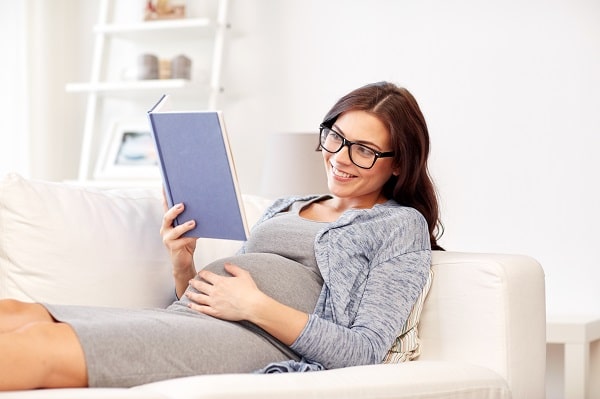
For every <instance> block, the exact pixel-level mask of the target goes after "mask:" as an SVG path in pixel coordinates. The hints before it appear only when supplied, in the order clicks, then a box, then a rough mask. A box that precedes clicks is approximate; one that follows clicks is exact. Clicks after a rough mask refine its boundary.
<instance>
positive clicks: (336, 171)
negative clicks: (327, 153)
mask: <svg viewBox="0 0 600 399" xmlns="http://www.w3.org/2000/svg"><path fill="white" fill-rule="evenodd" d="M331 171H332V172H333V175H334V176H337V177H341V178H344V179H352V178H355V177H356V176H354V175H351V174H350V173H346V172H342V171H341V170H339V169H337V168H336V167H335V166H333V165H331Z"/></svg>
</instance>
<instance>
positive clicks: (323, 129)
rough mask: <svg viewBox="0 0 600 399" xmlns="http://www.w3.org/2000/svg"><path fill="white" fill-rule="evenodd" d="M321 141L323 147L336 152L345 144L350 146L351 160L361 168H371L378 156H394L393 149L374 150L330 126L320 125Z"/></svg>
mask: <svg viewBox="0 0 600 399" xmlns="http://www.w3.org/2000/svg"><path fill="white" fill-rule="evenodd" d="M319 142H320V143H321V148H322V149H324V150H325V151H327V152H330V153H332V154H335V153H336V152H339V151H340V150H341V149H342V148H344V146H346V147H348V156H349V157H350V161H352V163H353V164H354V165H356V166H358V167H359V168H362V169H371V168H372V167H373V165H375V162H376V161H377V159H378V158H389V157H393V156H394V152H393V151H388V152H382V151H377V150H374V149H372V148H370V147H368V146H366V145H364V144H360V143H356V142H354V141H350V140H348V139H346V138H345V137H344V136H342V134H341V133H339V132H336V131H335V130H333V129H332V128H330V127H329V126H325V125H321V126H319Z"/></svg>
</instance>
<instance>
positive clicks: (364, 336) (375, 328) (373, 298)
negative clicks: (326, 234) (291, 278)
mask: <svg viewBox="0 0 600 399" xmlns="http://www.w3.org/2000/svg"><path fill="white" fill-rule="evenodd" d="M404 216H406V215H404ZM408 219H409V220H407V219H406V218H402V220H403V223H398V224H395V223H392V224H391V226H393V227H391V226H390V225H388V226H387V227H388V228H387V229H382V228H381V227H380V226H381V220H379V221H377V220H376V221H375V223H373V224H371V226H379V227H373V230H372V231H368V232H367V231H366V230H368V229H369V226H364V225H362V226H358V225H355V226H354V227H353V228H357V230H356V231H354V232H353V234H350V238H349V240H356V239H357V238H356V237H371V241H370V242H371V244H373V243H378V247H377V248H375V249H374V253H373V258H372V259H370V260H369V262H370V263H369V264H368V265H366V264H365V263H366V262H367V261H366V260H365V259H357V258H359V257H357V256H355V255H353V256H350V257H348V258H344V257H343V255H342V257H341V258H339V259H338V258H337V257H336V258H335V259H332V263H331V264H330V265H329V267H330V269H331V270H330V271H329V273H328V274H329V276H330V281H329V282H328V283H329V285H328V286H326V287H325V288H324V291H323V293H322V295H324V296H325V299H324V307H325V308H326V309H325V310H324V311H323V312H315V313H314V314H311V315H310V316H309V321H308V323H307V325H306V326H305V328H304V330H303V331H302V332H301V334H300V336H299V337H298V338H297V339H296V341H295V342H294V343H293V344H292V346H291V348H292V349H293V350H294V351H296V352H297V353H298V354H300V355H301V356H303V357H304V358H305V359H306V360H307V361H309V362H315V363H320V364H322V365H323V366H324V367H325V368H328V369H330V368H338V367H348V366H354V365H361V364H375V363H380V362H381V360H382V359H383V357H384V356H385V354H386V352H387V351H388V350H389V348H390V347H391V345H392V342H393V340H394V339H395V338H396V336H397V335H398V333H399V332H400V330H401V328H402V326H403V325H404V323H405V322H406V320H407V318H408V315H409V313H410V310H411V308H412V306H413V304H414V303H415V302H416V300H417V297H418V296H419V294H420V293H421V290H422V289H423V286H424V284H425V282H426V280H427V276H428V273H429V268H430V265H431V250H430V248H429V245H428V241H429V235H428V230H427V225H426V224H425V222H424V220H423V219H422V218H421V217H420V215H419V217H417V218H412V217H410V218H408ZM388 221H389V220H388ZM390 227H391V228H390ZM330 244H331V243H330ZM336 244H337V245H336V246H338V247H339V245H340V244H341V243H340V242H339V241H338V242H336ZM344 244H346V243H343V244H342V245H344ZM363 244H365V243H364V242H363ZM367 245H368V244H367ZM343 247H345V248H348V246H343ZM336 252H337V251H336ZM344 253H345V251H344V252H342V254H344ZM329 258H330V259H331V258H332V256H330V257H329ZM349 268H350V269H356V270H362V269H364V268H368V274H367V276H366V280H365V281H364V283H363V284H360V285H358V284H356V283H355V282H353V283H350V285H348V281H347V280H348V279H347V278H345V276H348V274H347V271H348V269H349ZM338 276H341V277H338ZM335 290H337V293H335V292H333V291H335ZM342 290H352V292H351V293H350V296H351V297H353V298H354V299H352V302H354V303H356V304H357V305H356V307H355V310H349V309H350V307H351V306H352V305H351V304H349V303H344V301H341V300H340V299H341V298H342V296H343V295H344V293H343V292H341V291H342ZM329 309H330V311H329ZM328 313H329V314H328Z"/></svg>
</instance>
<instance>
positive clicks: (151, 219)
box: [0, 174, 545, 399]
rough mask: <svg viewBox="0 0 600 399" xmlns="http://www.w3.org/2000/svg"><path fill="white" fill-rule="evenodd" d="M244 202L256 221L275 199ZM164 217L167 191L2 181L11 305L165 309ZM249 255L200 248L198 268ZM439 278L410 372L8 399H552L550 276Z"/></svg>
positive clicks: (464, 259) (2, 240)
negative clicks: (548, 395) (548, 372)
mask: <svg viewBox="0 0 600 399" xmlns="http://www.w3.org/2000/svg"><path fill="white" fill-rule="evenodd" d="M244 200H245V205H246V213H247V215H248V218H249V221H250V222H251V223H252V222H253V221H255V220H256V219H257V218H258V216H259V214H260V212H261V211H262V209H264V207H265V206H266V204H267V201H266V200H264V199H261V198H257V197H252V196H244ZM161 218H162V206H161V200H160V188H159V187H154V188H147V189H146V188H145V189H118V190H97V189H92V188H82V187H77V186H74V185H68V184H66V183H49V182H41V181H32V180H27V179H23V178H21V177H20V176H18V175H15V174H10V175H7V176H5V178H4V179H3V181H2V182H1V183H0V298H18V299H22V300H28V301H48V302H60V303H77V304H94V305H110V306H127V307H139V306H142V307H145V306H164V305H165V304H167V303H168V302H169V301H170V300H171V299H172V295H173V286H172V282H171V271H170V266H169V262H168V258H167V255H166V253H165V250H164V248H163V246H162V243H161V240H160V237H159V233H158V230H159V224H160V220H161ZM483 228H484V226H482V229H483ZM238 245H239V243H236V242H231V241H219V240H200V242H199V245H198V253H197V262H198V263H199V264H200V263H206V262H208V261H210V260H212V259H215V258H217V257H220V256H225V255H228V254H231V253H232V252H233V251H235V250H236V249H237V246H238ZM433 270H434V279H433V283H432V286H431V290H430V292H429V295H428V297H427V298H426V301H425V305H424V308H423V312H422V315H421V319H420V324H419V335H420V338H421V355H420V357H419V358H418V359H417V360H414V361H411V362H405V363H399V364H381V365H373V366H360V367H350V368H346V369H337V370H327V371H322V372H313V373H293V374H278V375H274V374H270V375H254V374H228V375H212V376H197V377H189V378H181V379H175V380H168V381H161V382H156V383H152V384H147V385H142V386H138V387H134V388H130V389H55V390H35V391H21V392H6V393H0V399H8V398H19V399H26V398H60V399H69V398H78V399H85V398H90V399H92V398H93V399H100V398H107V399H108V398H115V399H116V398H144V399H152V398H157V399H158V398H161V399H164V398H173V399H175V398H178V399H183V398H260V399H266V398H287V399H290V398H301V399H306V398H328V399H333V398H344V399H348V398H455V399H456V398H472V399H482V398H487V399H495V398H513V399H542V398H544V396H545V392H544V385H545V384H544V374H545V302H544V274H543V270H542V268H541V266H540V265H539V264H538V263H537V262H536V261H535V260H533V259H531V258H530V257H527V256H522V255H503V254H483V253H460V252H436V253H435V254H434V258H433ZM132 287H135V289H132ZM149 349H150V350H151V348H149ZM0 355H1V354H0Z"/></svg>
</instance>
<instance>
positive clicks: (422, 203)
mask: <svg viewBox="0 0 600 399" xmlns="http://www.w3.org/2000/svg"><path fill="white" fill-rule="evenodd" d="M347 111H365V112H368V113H370V114H371V115H373V116H375V117H376V118H378V119H379V120H380V121H381V122H383V124H384V125H385V126H386V127H387V128H388V130H389V132H390V135H391V142H392V150H393V151H394V152H395V155H394V158H393V163H394V169H395V170H398V172H399V174H398V176H395V175H392V177H390V179H389V180H388V181H387V182H386V183H385V185H384V186H383V194H384V195H385V196H386V197H387V198H390V199H394V200H395V201H396V202H398V203H399V204H401V205H405V206H410V207H413V208H415V209H416V210H418V211H419V212H421V214H422V215H423V216H424V217H425V219H426V220H427V225H428V226H429V237H430V240H431V248H432V249H437V250H443V248H442V247H440V246H439V245H438V243H437V240H438V238H439V237H441V235H442V234H443V231H444V228H443V225H442V223H441V220H440V215H439V206H438V200H437V194H436V190H435V186H434V185H433V182H432V180H431V177H430V176H429V171H428V168H427V158H428V156H429V131H428V130H427V124H426V123H425V118H424V117H423V113H422V112H421V109H420V108H419V105H418V104H417V101H416V100H415V98H414V97H413V95H412V94H411V93H410V92H409V91H408V90H406V89H405V88H402V87H398V86H396V85H394V84H392V83H389V82H378V83H372V84H368V85H366V86H363V87H360V88H358V89H356V90H354V91H352V92H350V93H348V94H347V95H345V96H344V97H342V98H340V99H339V100H338V102H337V103H336V104H335V105H334V106H333V107H332V108H331V110H330V111H329V112H328V113H327V115H325V119H324V121H323V124H324V125H326V126H330V127H331V126H333V124H334V123H335V121H336V120H337V118H338V117H339V116H340V115H341V114H342V113H344V112H347Z"/></svg>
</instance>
